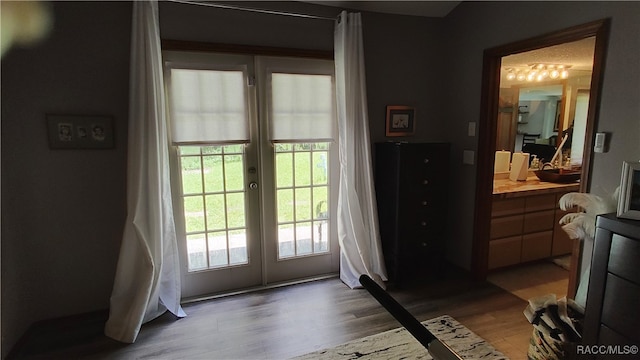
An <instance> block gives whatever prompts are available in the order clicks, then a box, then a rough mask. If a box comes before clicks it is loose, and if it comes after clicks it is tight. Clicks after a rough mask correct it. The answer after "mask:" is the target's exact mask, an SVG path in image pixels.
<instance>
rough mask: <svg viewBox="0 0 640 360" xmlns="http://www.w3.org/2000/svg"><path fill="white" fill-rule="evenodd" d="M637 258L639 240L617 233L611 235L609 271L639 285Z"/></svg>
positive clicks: (639, 245) (639, 257)
mask: <svg viewBox="0 0 640 360" xmlns="http://www.w3.org/2000/svg"><path fill="white" fill-rule="evenodd" d="M638 235H640V234H638ZM638 260H640V242H638V241H637V240H632V239H629V238H627V237H624V236H621V235H617V234H614V235H613V236H612V237H611V252H610V253H609V268H608V270H609V272H610V273H612V274H615V275H618V276H620V277H622V278H625V279H627V280H630V281H633V282H634V283H636V284H638V285H640V272H639V271H638Z"/></svg>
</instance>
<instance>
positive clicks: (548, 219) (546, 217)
mask: <svg viewBox="0 0 640 360" xmlns="http://www.w3.org/2000/svg"><path fill="white" fill-rule="evenodd" d="M554 220H555V211H554V210H547V211H538V212H533V213H527V214H524V226H523V228H522V229H523V232H524V233H525V234H527V233H532V232H539V231H544V230H553V221H554Z"/></svg>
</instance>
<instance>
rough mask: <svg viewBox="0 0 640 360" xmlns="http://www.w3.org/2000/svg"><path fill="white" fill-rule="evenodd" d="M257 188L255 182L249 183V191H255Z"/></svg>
mask: <svg viewBox="0 0 640 360" xmlns="http://www.w3.org/2000/svg"><path fill="white" fill-rule="evenodd" d="M257 188H258V183H257V182H255V181H252V182H250V183H249V189H252V190H255V189H257Z"/></svg>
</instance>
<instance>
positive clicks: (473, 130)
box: [467, 122, 476, 136]
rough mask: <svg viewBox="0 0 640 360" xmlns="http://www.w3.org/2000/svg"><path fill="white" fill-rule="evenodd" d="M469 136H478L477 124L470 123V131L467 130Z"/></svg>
mask: <svg viewBox="0 0 640 360" xmlns="http://www.w3.org/2000/svg"><path fill="white" fill-rule="evenodd" d="M467 131H468V134H469V136H476V123H475V122H470V123H469V129H468V130H467Z"/></svg>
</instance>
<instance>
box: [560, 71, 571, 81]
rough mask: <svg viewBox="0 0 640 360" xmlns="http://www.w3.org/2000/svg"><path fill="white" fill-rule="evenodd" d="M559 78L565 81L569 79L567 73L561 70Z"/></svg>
mask: <svg viewBox="0 0 640 360" xmlns="http://www.w3.org/2000/svg"><path fill="white" fill-rule="evenodd" d="M560 77H561V78H563V79H566V78H568V77H569V72H568V71H567V70H562V72H561V73H560Z"/></svg>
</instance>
